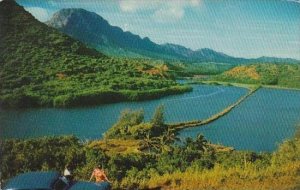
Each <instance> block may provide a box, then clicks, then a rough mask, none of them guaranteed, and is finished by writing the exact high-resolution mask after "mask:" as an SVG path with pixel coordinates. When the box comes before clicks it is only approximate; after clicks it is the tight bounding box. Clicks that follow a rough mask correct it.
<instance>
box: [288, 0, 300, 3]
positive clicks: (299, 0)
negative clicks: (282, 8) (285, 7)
mask: <svg viewBox="0 0 300 190" xmlns="http://www.w3.org/2000/svg"><path fill="white" fill-rule="evenodd" d="M287 1H290V2H295V3H300V0H287Z"/></svg>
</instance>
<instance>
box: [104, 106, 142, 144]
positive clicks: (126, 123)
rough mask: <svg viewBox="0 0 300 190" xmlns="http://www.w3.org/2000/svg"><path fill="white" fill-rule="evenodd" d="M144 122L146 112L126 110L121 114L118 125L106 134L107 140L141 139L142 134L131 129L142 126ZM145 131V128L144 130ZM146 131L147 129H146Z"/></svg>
mask: <svg viewBox="0 0 300 190" xmlns="http://www.w3.org/2000/svg"><path fill="white" fill-rule="evenodd" d="M143 121H144V111H143V110H137V111H131V110H129V109H128V110H124V111H122V113H121V116H120V118H119V120H118V121H117V123H116V124H115V125H113V127H112V128H110V129H109V130H108V131H107V132H106V133H105V137H106V138H126V137H127V138H128V137H133V138H135V137H139V136H140V135H141V134H140V133H139V131H136V130H132V129H131V128H132V127H134V126H137V125H139V127H140V128H142V126H141V125H140V124H141V123H142V122H143ZM142 129H144V128H142ZM144 130H145V129H144Z"/></svg>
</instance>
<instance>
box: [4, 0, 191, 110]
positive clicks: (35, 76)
mask: <svg viewBox="0 0 300 190" xmlns="http://www.w3.org/2000/svg"><path fill="white" fill-rule="evenodd" d="M0 17H1V19H0V25H1V33H0V38H1V43H0V81H1V83H0V105H1V106H2V107H32V106H50V107H52V106H55V107H68V106H77V105H96V104H101V103H111V102H118V101H133V100H147V99H152V98H158V97H161V96H165V95H170V94H175V93H183V92H186V91H189V90H191V88H189V87H187V86H180V85H178V84H177V83H176V82H175V81H174V80H173V77H172V75H171V73H170V72H169V69H168V67H167V66H166V65H164V64H156V65H155V66H153V64H152V63H151V61H149V60H143V59H125V58H124V59H117V58H110V57H107V56H105V55H103V54H101V53H99V52H97V51H96V50H93V49H90V48H88V47H86V46H85V45H83V44H82V43H80V42H79V41H76V40H73V39H72V38H70V37H68V36H66V35H64V34H61V33H60V32H58V31H56V30H55V29H52V28H50V27H48V26H46V25H45V24H43V23H40V22H39V21H37V20H36V19H35V18H34V17H33V16H32V15H30V14H29V13H28V12H26V11H25V10H24V9H23V7H20V6H19V5H17V4H16V3H15V2H14V1H3V2H1V3H0ZM2 31H3V32H2Z"/></svg>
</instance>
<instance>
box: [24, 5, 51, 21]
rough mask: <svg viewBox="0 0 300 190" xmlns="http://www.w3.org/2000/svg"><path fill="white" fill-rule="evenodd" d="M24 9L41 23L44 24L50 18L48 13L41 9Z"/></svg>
mask: <svg viewBox="0 0 300 190" xmlns="http://www.w3.org/2000/svg"><path fill="white" fill-rule="evenodd" d="M25 9H26V10H27V11H28V12H30V13H31V14H32V15H33V16H34V17H35V18H37V19H38V20H39V21H41V22H45V21H47V20H48V19H49V18H50V14H49V13H48V11H47V10H46V9H43V8H41V7H25Z"/></svg>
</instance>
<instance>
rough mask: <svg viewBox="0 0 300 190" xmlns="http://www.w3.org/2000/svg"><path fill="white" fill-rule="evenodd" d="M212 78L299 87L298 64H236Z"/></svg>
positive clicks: (299, 70)
mask: <svg viewBox="0 0 300 190" xmlns="http://www.w3.org/2000/svg"><path fill="white" fill-rule="evenodd" d="M212 79H213V80H217V81H226V82H238V83H249V84H262V85H275V86H281V87H288V88H300V65H299V64H252V65H248V66H237V67H234V68H232V69H230V70H228V71H226V72H224V73H222V74H220V75H217V76H214V77H212Z"/></svg>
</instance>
